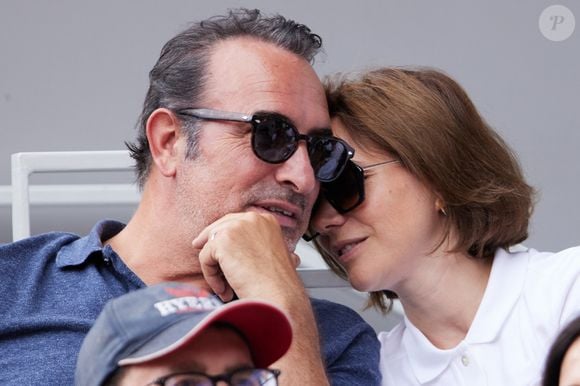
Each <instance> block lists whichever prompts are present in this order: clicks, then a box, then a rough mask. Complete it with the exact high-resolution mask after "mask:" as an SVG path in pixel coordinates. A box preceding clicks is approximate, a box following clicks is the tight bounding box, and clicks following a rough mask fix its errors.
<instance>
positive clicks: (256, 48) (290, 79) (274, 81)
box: [176, 38, 329, 250]
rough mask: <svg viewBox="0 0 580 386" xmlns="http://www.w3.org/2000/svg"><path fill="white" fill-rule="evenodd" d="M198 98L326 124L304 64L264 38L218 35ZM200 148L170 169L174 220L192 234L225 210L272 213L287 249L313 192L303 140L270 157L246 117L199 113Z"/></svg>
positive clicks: (208, 104) (211, 104) (322, 102)
mask: <svg viewBox="0 0 580 386" xmlns="http://www.w3.org/2000/svg"><path fill="white" fill-rule="evenodd" d="M208 74H209V81H208V84H207V87H206V90H205V93H204V97H203V98H202V99H203V102H202V103H201V104H200V105H197V106H192V107H195V108H209V109H216V110H223V111H229V112H238V113H245V114H253V113H256V112H259V111H262V112H264V111H266V112H276V113H279V114H282V115H284V116H285V117H287V118H288V119H289V120H290V121H291V122H292V123H293V124H294V125H295V127H296V128H297V129H298V131H299V132H300V133H302V134H311V133H314V132H320V131H321V129H325V128H328V127H329V117H328V110H327V105H326V98H325V95H324V90H323V88H322V85H321V83H320V81H319V79H318V77H317V76H316V74H315V72H314V71H313V69H312V68H311V66H310V65H309V64H308V63H307V62H306V61H304V60H303V59H301V58H299V57H297V56H296V55H294V54H291V53H289V52H287V51H285V50H283V49H281V48H278V47H276V46H274V45H271V44H269V43H264V42H259V41H256V40H254V39H249V38H237V39H230V40H227V41H224V42H221V43H218V44H217V45H216V46H215V47H214V49H213V54H212V57H211V59H210V64H209V68H208ZM201 125H202V126H201V131H200V135H199V152H198V154H196V155H195V156H194V157H193V159H188V160H185V161H184V162H183V163H181V164H180V165H179V166H178V170H177V176H176V181H177V198H176V199H177V200H178V201H177V202H179V205H180V206H181V208H180V209H181V213H180V215H181V216H183V217H182V219H181V223H182V224H184V225H185V226H187V227H188V229H190V230H191V236H192V237H195V236H196V235H197V234H198V233H199V232H200V231H201V230H202V229H203V228H204V227H205V226H206V225H208V224H210V223H212V222H213V221H215V220H217V219H218V218H220V217H222V216H223V215H225V214H227V213H232V212H244V211H256V212H264V213H266V212H267V213H271V214H273V215H274V216H275V217H276V219H277V220H278V222H279V223H280V225H281V227H282V231H283V234H284V237H285V239H286V242H287V245H288V247H289V249H290V250H293V249H294V247H295V245H296V243H297V241H298V239H299V238H300V236H301V235H302V234H303V233H304V231H305V229H306V227H307V224H308V218H309V215H310V210H311V208H312V205H313V203H314V201H315V199H316V196H317V194H318V188H319V184H318V182H317V181H316V180H315V178H314V172H313V170H312V167H311V165H310V160H309V158H308V153H307V149H306V143H305V142H304V141H301V142H300V145H299V148H298V150H297V151H296V152H295V153H294V154H293V155H292V156H291V157H290V159H288V160H287V161H285V162H283V163H279V164H269V163H266V162H264V161H262V160H260V159H258V158H257V157H256V156H255V155H254V153H253V151H252V148H251V141H250V139H251V125H250V124H247V123H238V122H224V121H202V123H201Z"/></svg>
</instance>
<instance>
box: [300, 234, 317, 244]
mask: <svg viewBox="0 0 580 386" xmlns="http://www.w3.org/2000/svg"><path fill="white" fill-rule="evenodd" d="M318 236H320V233H319V232H316V233H315V234H313V235H312V236H310V235H307V234H303V235H302V240H304V241H306V242H310V241H312V240H314V239H315V238H317V237H318Z"/></svg>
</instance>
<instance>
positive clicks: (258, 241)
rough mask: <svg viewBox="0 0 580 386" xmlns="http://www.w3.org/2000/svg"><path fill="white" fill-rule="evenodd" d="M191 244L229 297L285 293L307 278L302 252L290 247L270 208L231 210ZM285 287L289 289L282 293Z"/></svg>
mask: <svg viewBox="0 0 580 386" xmlns="http://www.w3.org/2000/svg"><path fill="white" fill-rule="evenodd" d="M192 245H193V247H194V248H195V249H198V250H199V254H198V256H199V261H200V264H201V270H202V273H203V275H204V277H205V279H206V281H207V283H208V284H209V286H210V287H211V288H212V289H213V291H214V292H215V293H216V294H217V295H219V296H220V297H221V298H222V299H223V300H224V301H229V300H231V299H232V298H233V296H234V292H235V294H236V295H237V296H238V297H240V298H252V297H254V298H261V299H265V298H269V299H267V300H272V301H275V302H276V301H280V300H282V299H281V298H280V296H282V297H285V296H284V295H286V296H287V295H288V292H287V291H292V289H294V288H296V287H297V286H299V287H302V283H301V282H300V279H299V278H298V275H297V273H296V267H297V266H298V265H299V264H300V259H299V257H298V256H297V255H296V254H294V253H291V252H289V251H288V249H287V244H286V242H285V240H284V237H283V235H282V232H281V229H280V225H279V224H278V222H277V221H276V218H275V217H274V216H272V215H270V214H264V213H256V212H245V213H231V214H228V215H226V216H224V217H222V218H220V219H219V220H217V221H215V222H214V223H213V224H211V225H209V226H207V227H206V228H205V229H204V230H203V231H202V232H201V233H200V234H199V235H198V237H196V238H195V240H193V242H192ZM282 292H284V293H282Z"/></svg>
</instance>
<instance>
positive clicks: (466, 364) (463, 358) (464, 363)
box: [461, 354, 469, 367]
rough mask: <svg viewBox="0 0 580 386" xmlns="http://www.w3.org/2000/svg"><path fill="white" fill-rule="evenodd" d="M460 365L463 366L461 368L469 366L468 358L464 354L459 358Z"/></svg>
mask: <svg viewBox="0 0 580 386" xmlns="http://www.w3.org/2000/svg"><path fill="white" fill-rule="evenodd" d="M461 363H462V364H463V366H465V367H467V366H469V357H468V356H467V355H465V354H463V355H462V356H461Z"/></svg>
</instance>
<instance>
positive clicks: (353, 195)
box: [302, 159, 399, 241]
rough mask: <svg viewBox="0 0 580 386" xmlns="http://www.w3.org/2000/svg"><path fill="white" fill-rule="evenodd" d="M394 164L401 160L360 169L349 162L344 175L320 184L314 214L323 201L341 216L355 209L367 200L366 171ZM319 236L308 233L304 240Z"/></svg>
mask: <svg viewBox="0 0 580 386" xmlns="http://www.w3.org/2000/svg"><path fill="white" fill-rule="evenodd" d="M394 162H399V160H398V159H393V160H388V161H383V162H378V163H376V164H372V165H367V166H365V167H360V166H358V165H357V164H355V163H354V162H353V161H351V160H349V161H347V163H346V165H345V167H344V169H343V171H342V173H340V175H339V176H338V177H337V178H336V179H334V180H333V181H330V182H323V183H321V184H320V194H319V195H318V200H316V203H315V204H314V207H313V208H312V214H313V215H314V213H316V210H317V209H318V206H319V205H320V203H321V202H322V201H323V200H326V201H328V203H329V204H330V205H331V206H332V207H333V208H334V209H335V210H336V211H337V212H338V213H340V214H344V213H347V212H350V211H351V210H353V209H355V208H356V207H358V206H359V205H360V204H362V203H363V201H364V200H365V170H368V169H371V168H374V167H377V166H381V165H386V164H390V163H394ZM317 236H318V233H315V232H308V233H306V234H305V235H303V236H302V238H303V239H304V240H306V241H312V240H313V239H314V238H316V237H317Z"/></svg>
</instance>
